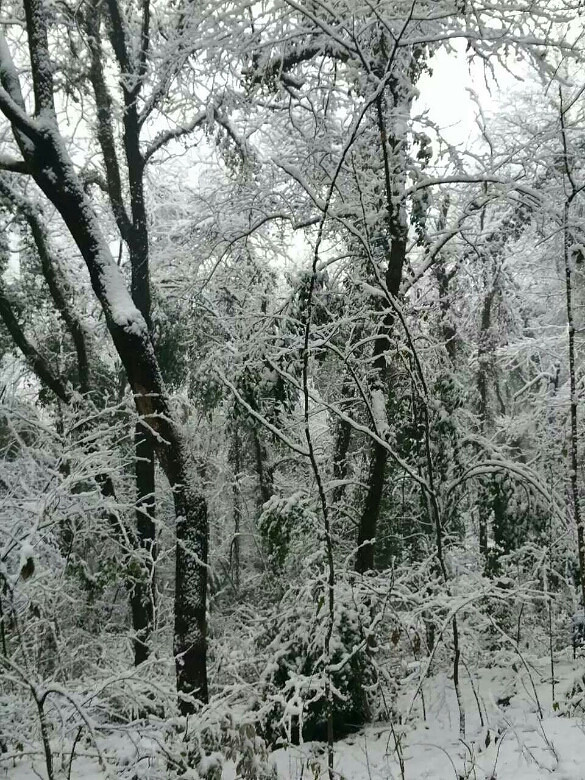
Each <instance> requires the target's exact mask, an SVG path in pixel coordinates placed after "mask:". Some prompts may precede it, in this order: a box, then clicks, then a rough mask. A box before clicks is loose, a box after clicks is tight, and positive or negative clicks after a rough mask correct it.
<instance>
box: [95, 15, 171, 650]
mask: <svg viewBox="0 0 585 780" xmlns="http://www.w3.org/2000/svg"><path fill="white" fill-rule="evenodd" d="M107 6H108V15H109V20H108V31H109V35H110V39H111V42H112V48H113V49H114V52H115V55H116V60H117V62H118V66H119V68H120V72H121V73H122V74H124V75H123V78H121V79H120V87H121V91H122V95H123V99H124V110H123V115H122V120H123V128H124V133H123V141H124V144H123V146H124V154H125V159H126V171H127V176H128V185H129V195H130V213H128V210H127V208H126V205H125V203H124V198H123V195H122V183H121V179H122V177H121V173H120V167H119V161H118V156H117V154H116V143H115V135H114V132H113V128H112V124H111V122H112V107H113V101H112V98H111V95H110V92H109V88H108V85H107V82H106V77H105V68H104V53H103V49H102V45H101V16H102V10H101V9H100V7H99V6H97V5H96V6H91V7H90V8H89V9H88V10H87V16H86V19H85V26H86V32H87V40H88V47H89V54H90V69H89V77H90V81H91V84H92V87H93V92H94V97H95V103H96V117H97V122H96V133H97V139H98V142H99V144H100V148H101V151H102V157H103V161H104V169H105V173H106V189H107V192H108V197H109V200H110V204H111V206H112V213H113V214H114V218H115V220H116V224H117V226H118V230H119V232H120V235H121V237H122V239H123V240H124V242H125V243H126V246H127V247H128V252H129V255H130V267H131V271H132V282H131V292H132V299H133V301H134V303H135V305H136V307H137V309H138V310H139V311H140V313H141V314H142V316H143V317H144V320H145V322H146V323H147V325H148V328H149V330H151V331H152V321H151V294H150V270H149V237H148V221H147V213H146V203H145V197H144V157H143V155H142V152H141V150H140V123H139V117H138V108H137V97H138V95H137V94H136V88H135V87H134V88H131V87H130V86H129V83H128V74H129V73H130V72H132V71H133V70H138V69H139V67H140V66H139V65H138V64H136V63H134V62H133V61H132V58H131V56H130V53H129V51H128V44H127V40H126V33H125V31H124V27H123V23H122V19H121V15H120V10H119V8H118V5H117V2H116V0H110V2H108V4H107ZM147 46H148V39H147V38H146V40H143V41H142V47H143V48H141V52H142V51H144V52H146V48H145V47H147ZM134 455H135V486H136V531H137V541H138V553H139V555H140V557H141V573H140V575H139V576H138V577H137V578H136V580H135V582H134V585H133V590H132V594H131V597H130V605H131V611H132V626H133V629H134V663H135V665H138V664H140V663H142V662H143V661H145V660H146V659H147V658H148V655H149V652H150V641H151V634H152V630H153V626H154V614H155V592H156V590H155V582H154V575H155V561H156V527H155V523H154V515H155V508H156V506H155V465H154V457H155V455H154V445H153V442H152V440H151V438H150V437H149V436H148V434H147V432H146V430H145V428H144V422H143V421H142V420H138V422H137V423H136V427H135V431H134Z"/></svg>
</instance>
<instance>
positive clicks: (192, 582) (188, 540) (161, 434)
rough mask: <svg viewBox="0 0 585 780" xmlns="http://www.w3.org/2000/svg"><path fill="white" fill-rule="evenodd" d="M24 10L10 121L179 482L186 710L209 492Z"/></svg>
mask: <svg viewBox="0 0 585 780" xmlns="http://www.w3.org/2000/svg"><path fill="white" fill-rule="evenodd" d="M25 9H26V16H27V32H28V39H29V49H30V51H31V64H32V75H33V83H34V91H35V98H36V102H37V113H38V114H39V118H38V119H37V118H36V117H33V118H31V117H29V116H28V114H27V113H26V108H25V105H24V101H23V99H22V93H21V91H20V86H19V84H18V76H17V73H16V69H15V67H14V64H13V63H12V61H11V60H10V58H9V55H8V48H7V46H6V42H5V40H4V39H3V38H0V80H1V83H2V88H0V110H1V111H2V112H3V113H4V115H5V116H6V117H7V119H8V120H9V121H10V122H11V124H12V128H13V131H14V135H15V138H16V141H17V143H18V145H19V147H20V151H21V153H22V155H23V158H24V160H25V162H26V163H27V166H28V168H29V170H30V171H31V174H32V176H33V178H34V180H35V182H36V183H37V185H38V186H39V187H40V189H41V190H42V191H43V192H44V193H45V195H46V196H47V198H48V199H49V200H50V201H51V203H53V205H54V206H55V208H56V209H57V211H58V212H59V213H60V215H61V217H62V218H63V221H64V222H65V224H66V225H67V228H68V229H69V232H70V233H71V236H72V237H73V239H74V241H75V243H76V245H77V247H78V248H79V251H80V252H81V255H82V256H83V258H84V261H85V264H86V266H87V269H88V271H89V276H90V279H91V285H92V288H93V290H94V293H95V295H96V297H97V298H98V300H99V302H100V304H101V306H102V309H103V311H104V315H105V320H106V324H107V327H108V330H109V332H110V335H111V337H112V340H113V342H114V345H115V347H116V350H117V352H118V355H119V356H120V359H121V361H122V364H123V366H124V369H125V371H126V374H127V377H128V381H129V384H130V387H131V389H132V392H133V394H134V399H135V403H136V408H137V411H138V413H139V415H140V416H141V418H142V422H143V425H144V426H145V427H146V428H147V430H148V435H149V437H150V438H151V441H152V442H153V446H154V448H155V450H156V453H157V456H158V458H159V460H160V463H161V466H162V468H163V471H164V472H165V474H166V476H167V479H168V480H169V483H170V485H171V488H172V490H173V494H174V501H175V511H176V516H177V582H176V594H175V598H176V604H175V648H174V649H175V657H176V674H177V690H178V693H179V696H180V708H181V711H182V712H183V713H188V712H190V711H192V710H193V707H194V701H195V699H199V700H203V701H205V700H206V699H207V663H206V625H205V605H206V585H207V510H206V503H205V498H204V497H203V495H202V493H201V491H199V490H197V489H196V487H195V485H194V484H193V483H192V475H193V471H194V470H193V468H192V465H193V464H192V463H191V459H190V457H189V454H188V451H187V449H186V447H185V445H184V442H183V440H182V437H181V435H180V433H179V430H178V427H177V425H176V423H175V420H174V415H173V411H172V409H171V407H170V404H169V401H168V398H167V394H166V390H165V387H164V383H163V380H162V376H161V373H160V369H159V366H158V363H157V360H156V357H155V353H154V349H153V345H152V341H151V338H150V333H149V330H148V325H147V322H146V321H145V319H144V317H143V316H142V314H141V313H140V311H139V310H138V309H137V308H136V306H135V304H134V302H133V300H132V298H131V296H130V294H129V293H128V290H127V289H126V286H125V284H124V281H123V278H122V276H121V274H120V270H119V268H118V266H117V264H116V262H115V261H114V259H113V257H112V256H111V253H110V250H109V247H108V244H107V242H106V240H105V239H104V237H103V235H102V233H101V230H100V226H99V222H98V219H97V217H96V214H95V213H94V211H93V209H92V207H91V205H90V203H89V202H88V200H87V198H86V195H85V192H84V189H83V186H82V183H81V180H80V178H79V176H78V175H77V173H76V171H75V169H74V167H73V163H72V162H71V159H70V158H69V155H68V152H67V149H66V147H65V144H64V141H63V138H62V137H61V135H60V133H59V130H58V127H57V121H56V117H55V114H54V110H52V105H53V98H52V94H53V75H52V71H51V69H50V68H47V67H44V66H43V63H44V64H46V63H47V62H49V57H48V45H47V30H46V26H45V24H46V21H45V19H46V15H45V10H46V9H45V8H43V5H42V0H26V1H25ZM43 56H44V59H43Z"/></svg>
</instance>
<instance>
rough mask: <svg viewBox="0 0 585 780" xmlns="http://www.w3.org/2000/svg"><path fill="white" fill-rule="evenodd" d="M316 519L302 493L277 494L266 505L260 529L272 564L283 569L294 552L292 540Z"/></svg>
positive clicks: (260, 518)
mask: <svg viewBox="0 0 585 780" xmlns="http://www.w3.org/2000/svg"><path fill="white" fill-rule="evenodd" d="M313 522H314V520H313V517H312V513H311V510H310V508H309V506H308V503H307V498H306V496H304V495H303V494H302V493H294V494H293V495H292V496H289V497H288V498H279V497H278V496H273V497H272V498H271V499H270V501H268V502H267V503H266V504H265V505H264V509H263V511H262V514H261V515H260V517H259V519H258V532H259V533H260V536H261V538H262V542H263V545H264V549H265V552H266V555H267V557H268V563H269V566H270V567H276V568H277V569H278V570H281V569H282V567H283V566H284V564H285V562H286V559H287V557H288V555H289V552H290V548H291V541H292V540H293V539H297V540H299V539H300V538H301V537H302V536H303V535H304V534H305V533H306V532H307V531H308V530H309V529H310V528H311V525H312V524H313Z"/></svg>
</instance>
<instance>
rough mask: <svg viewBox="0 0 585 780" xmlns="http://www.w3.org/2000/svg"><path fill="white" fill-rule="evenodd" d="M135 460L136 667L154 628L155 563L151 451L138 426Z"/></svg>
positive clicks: (132, 600)
mask: <svg viewBox="0 0 585 780" xmlns="http://www.w3.org/2000/svg"><path fill="white" fill-rule="evenodd" d="M134 454H135V459H136V532H137V537H138V551H139V552H140V553H141V571H140V573H139V576H138V577H137V578H136V580H135V582H134V585H133V589H132V594H131V597H130V606H131V611H132V627H133V629H134V664H135V666H138V665H139V664H141V663H142V662H143V661H146V659H147V658H148V656H149V653H150V640H151V635H152V630H153V628H154V611H155V592H156V591H155V579H154V563H155V560H156V528H155V525H154V509H155V495H154V449H153V446H152V442H151V441H150V440H149V438H148V436H147V435H146V433H145V432H144V430H141V427H140V423H138V425H137V426H136V430H135V435H134Z"/></svg>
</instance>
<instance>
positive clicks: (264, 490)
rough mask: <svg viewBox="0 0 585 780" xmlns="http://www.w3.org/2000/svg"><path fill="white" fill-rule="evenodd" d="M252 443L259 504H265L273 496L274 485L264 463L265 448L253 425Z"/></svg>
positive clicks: (265, 458)
mask: <svg viewBox="0 0 585 780" xmlns="http://www.w3.org/2000/svg"><path fill="white" fill-rule="evenodd" d="M252 441H253V443H254V460H255V463H256V473H257V474H258V486H259V488H260V503H261V504H265V503H266V502H267V501H268V500H269V499H270V498H272V496H273V494H274V485H273V482H272V473H271V471H270V469H269V468H268V464H267V463H266V461H267V457H266V447H265V446H264V444H263V443H262V439H261V438H260V434H259V433H258V428H257V427H256V424H255V423H254V424H253V426H252Z"/></svg>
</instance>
